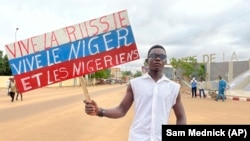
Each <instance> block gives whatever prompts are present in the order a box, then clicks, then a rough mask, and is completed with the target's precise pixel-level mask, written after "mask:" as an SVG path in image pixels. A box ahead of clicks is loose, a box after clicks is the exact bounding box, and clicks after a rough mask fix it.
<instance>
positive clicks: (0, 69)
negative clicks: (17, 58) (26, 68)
mask: <svg viewBox="0 0 250 141" xmlns="http://www.w3.org/2000/svg"><path fill="white" fill-rule="evenodd" d="M0 75H1V76H7V75H11V70H10V65H9V60H8V57H7V55H6V54H5V55H4V56H3V51H1V50H0Z"/></svg>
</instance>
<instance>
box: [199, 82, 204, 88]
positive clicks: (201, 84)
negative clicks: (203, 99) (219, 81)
mask: <svg viewBox="0 0 250 141" xmlns="http://www.w3.org/2000/svg"><path fill="white" fill-rule="evenodd" d="M198 88H199V89H204V81H199V82H198Z"/></svg>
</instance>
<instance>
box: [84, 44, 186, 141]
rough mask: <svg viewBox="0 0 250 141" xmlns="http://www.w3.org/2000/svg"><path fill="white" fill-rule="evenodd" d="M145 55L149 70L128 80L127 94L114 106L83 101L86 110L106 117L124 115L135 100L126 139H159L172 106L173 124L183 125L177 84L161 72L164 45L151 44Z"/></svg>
mask: <svg viewBox="0 0 250 141" xmlns="http://www.w3.org/2000/svg"><path fill="white" fill-rule="evenodd" d="M147 56H148V57H147V59H146V63H147V64H148V66H149V71H148V73H146V74H145V75H142V76H140V77H137V78H133V79H131V80H130V81H129V84H128V86H127V91H126V94H125V96H124V98H123V99H122V101H121V103H120V104H119V105H118V106H117V107H114V108H110V109H103V108H100V107H99V106H98V105H97V103H96V102H95V101H94V100H84V103H85V113H87V114H88V115H92V116H100V117H108V118H121V117H123V116H125V115H126V113H127V112H128V110H129V109H130V107H131V106H132V104H133V103H134V105H135V106H134V108H135V115H134V120H133V123H132V125H131V127H130V131H129V137H128V139H129V141H146V140H147V141H149V140H152V141H161V140H162V139H161V137H162V134H161V132H162V131H161V130H162V125H163V124H168V121H169V116H170V113H171V109H173V110H174V114H175V117H176V124H186V114H185V111H184V107H183V105H182V102H181V94H180V84H178V83H176V82H174V81H172V80H170V79H168V78H167V77H166V76H165V75H164V74H163V68H164V65H165V64H166V63H167V60H166V57H167V55H166V51H165V48H164V47H163V46H160V45H155V46H152V47H151V48H150V49H149V51H148V54H147ZM109 128H110V127H109Z"/></svg>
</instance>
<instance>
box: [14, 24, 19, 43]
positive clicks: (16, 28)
mask: <svg viewBox="0 0 250 141" xmlns="http://www.w3.org/2000/svg"><path fill="white" fill-rule="evenodd" d="M18 29H19V28H18V27H17V28H16V32H15V42H16V41H17V38H16V33H17V30H18Z"/></svg>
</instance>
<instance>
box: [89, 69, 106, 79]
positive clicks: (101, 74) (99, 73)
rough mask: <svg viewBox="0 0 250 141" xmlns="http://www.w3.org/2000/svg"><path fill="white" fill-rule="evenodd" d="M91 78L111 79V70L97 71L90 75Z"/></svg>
mask: <svg viewBox="0 0 250 141" xmlns="http://www.w3.org/2000/svg"><path fill="white" fill-rule="evenodd" d="M90 77H91V78H104V79H107V78H109V77H110V70H109V69H104V70H100V71H97V72H95V73H92V74H91V75H90Z"/></svg>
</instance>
